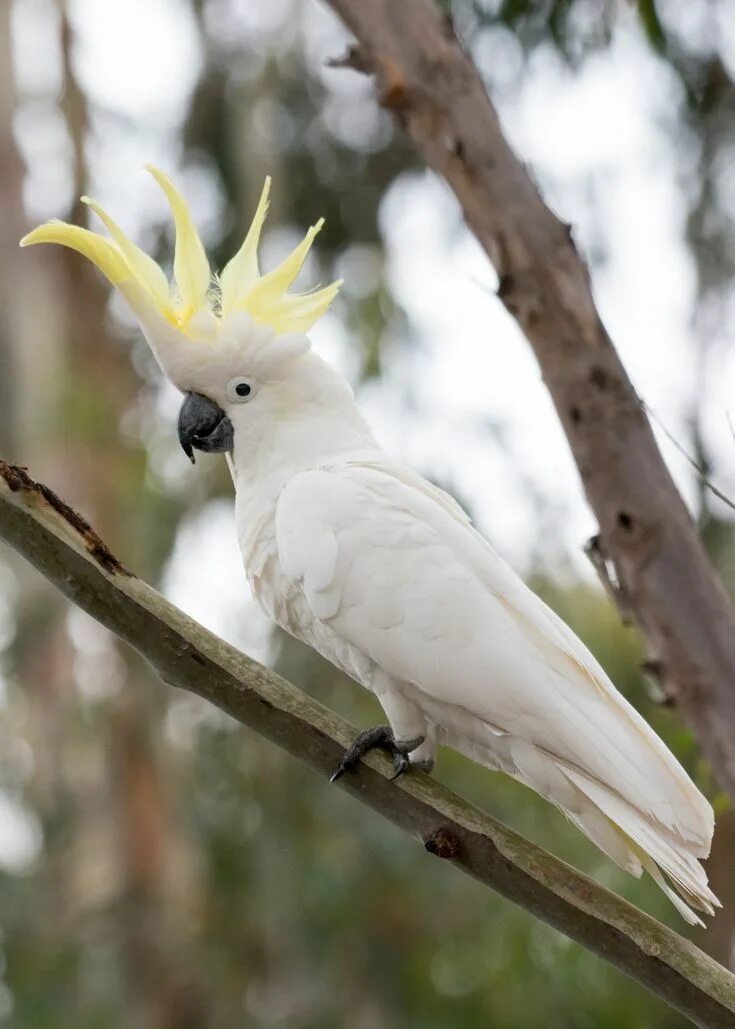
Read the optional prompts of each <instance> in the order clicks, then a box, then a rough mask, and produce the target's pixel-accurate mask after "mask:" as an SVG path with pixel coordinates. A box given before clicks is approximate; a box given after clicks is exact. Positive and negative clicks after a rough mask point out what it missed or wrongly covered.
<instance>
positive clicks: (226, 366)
mask: <svg viewBox="0 0 735 1029" xmlns="http://www.w3.org/2000/svg"><path fill="white" fill-rule="evenodd" d="M148 171H150V173H151V174H152V175H153V177H154V178H155V179H156V181H157V182H158V184H159V185H160V186H161V188H162V189H163V191H164V193H165V194H166V197H167V199H168V201H169V204H170V205H171V210H172V212H173V217H174V223H175V226H176V248H175V253H174V268H173V271H174V277H173V282H171V283H169V281H168V279H167V278H166V275H165V274H164V272H163V271H162V270H161V268H160V267H159V265H158V264H157V263H156V262H155V261H154V260H153V259H152V258H151V257H149V256H148V255H147V254H146V253H144V251H142V250H141V249H140V247H138V246H136V245H135V244H134V243H133V242H132V241H131V240H130V239H128V237H127V236H126V235H125V233H124V232H123V231H122V229H120V227H119V226H118V225H117V224H116V222H114V221H113V220H112V218H111V217H110V216H109V215H108V214H107V212H106V211H105V210H104V209H103V208H102V207H100V205H99V204H97V203H96V202H95V201H94V200H90V199H89V198H88V197H83V198H82V199H83V201H84V203H86V204H88V205H89V206H90V207H91V208H92V210H93V211H94V212H95V213H96V214H97V215H98V217H99V218H100V219H101V221H102V222H103V223H104V225H105V226H106V228H107V230H108V232H109V233H110V236H111V238H110V239H108V238H105V237H103V236H100V235H97V234H96V233H94V232H90V231H89V230H88V229H83V228H80V227H79V226H76V225H68V224H66V223H65V222H60V221H53V222H47V223H46V224H44V225H40V226H39V227H38V228H37V229H34V230H33V232H30V233H29V234H28V235H27V236H25V237H24V238H23V239H22V240H21V246H29V245H31V244H33V243H60V244H62V245H63V246H67V247H71V248H72V249H73V250H77V251H78V252H79V253H81V254H83V255H84V256H85V257H87V258H89V260H90V261H92V262H93V263H94V264H96V265H97V267H98V268H99V269H100V270H101V271H102V272H103V274H104V275H105V276H106V277H107V278H108V279H109V281H110V282H111V283H112V285H113V286H115V287H116V289H118V290H119V291H120V293H122V295H123V296H124V297H125V299H126V300H127V302H128V303H129V305H130V307H131V308H132V310H133V312H134V313H135V316H136V317H137V319H138V321H139V323H140V326H141V329H142V331H143V334H144V335H145V337H146V339H147V340H148V343H149V344H150V347H151V349H152V350H153V353H154V354H155V356H156V359H157V361H158V363H159V365H160V366H161V368H162V369H163V372H164V374H165V375H166V376H167V377H168V379H169V380H170V381H171V382H172V383H173V384H174V385H175V386H176V387H178V389H180V390H181V391H182V392H183V393H185V394H186V398H185V400H184V403H183V405H182V408H181V411H180V414H179V439H180V442H181V445H182V447H183V448H184V450H185V451H186V453H187V455H188V456H189V457H190V458H191V460H192V461H193V459H194V456H193V449H192V448H197V449H199V450H204V451H208V452H218V451H227V450H231V449H232V444H233V431H234V430H233V424H232V420H233V418H234V419H235V420H236V419H237V417H238V412H239V410H240V408H241V407H242V406H243V405H245V404H247V403H248V402H249V401H250V400H252V399H254V397H255V395H256V393H258V392H259V391H260V390H264V391H266V390H267V387H268V386H269V385H277V386H280V387H281V388H282V387H283V384H284V382H287V381H288V380H289V379H293V377H294V372H293V366H294V365H295V364H296V363H297V361H298V359H299V358H301V357H303V355H305V354H306V352H307V351H308V350H309V346H310V343H309V339H308V337H307V336H306V333H307V332H308V331H309V329H310V328H311V327H312V325H313V324H314V322H315V321H316V320H317V318H319V317H320V315H322V314H323V313H324V312H325V311H326V310H327V308H328V307H329V305H330V304H331V303H332V301H333V300H334V298H335V296H336V295H337V292H338V290H339V287H340V285H341V282H333V283H332V284H331V285H329V286H326V287H324V288H323V289H317V290H315V291H312V292H309V293H289V292H288V288H289V286H290V285H291V284H292V283H293V281H294V279H295V278H296V276H297V275H298V274H299V271H300V270H301V267H302V265H303V263H304V261H305V259H306V256H307V254H308V253H309V250H310V248H311V245H312V243H313V241H314V237H315V236H316V234H317V233H318V232H319V230H320V229H321V227H322V224H323V221H322V220H320V221H318V222H317V223H316V225H314V226H312V227H311V228H310V229H309V231H308V232H307V234H306V236H305V237H304V239H303V241H302V242H301V243H300V244H299V245H298V246H297V247H296V249H295V250H294V251H293V252H292V253H291V254H289V256H288V257H286V258H285V260H283V261H282V262H281V264H279V265H278V267H277V268H274V269H273V270H272V271H270V272H267V273H266V274H265V275H261V274H260V270H259V266H258V254H257V249H258V243H259V240H260V234H261V231H262V228H263V223H264V221H265V216H266V213H267V210H268V195H269V191H270V179H266V181H265V185H264V187H263V192H262V194H261V197H260V201H259V203H258V207H257V210H256V212H255V216H254V218H253V221H252V224H251V226H250V229H249V230H248V233H247V235H246V237H245V241H244V242H243V244H242V246H241V247H240V249H239V251H238V252H237V254H235V256H234V257H233V258H232V260H231V261H230V262H229V263H228V264H227V265H226V266H225V268H224V269H223V271H222V272H221V274H220V275H218V276H217V275H214V276H213V275H212V272H211V270H210V266H209V261H208V260H207V256H206V254H205V252H204V247H203V246H202V242H201V240H200V238H199V235H198V233H197V231H196V228H195V227H194V224H193V222H192V219H191V215H190V213H189V209H188V207H187V205H186V203H185V201H184V199H183V197H182V196H181V194H180V193H179V191H178V190H177V189H176V187H175V186H174V184H173V182H171V180H170V179H169V178H168V176H167V175H165V174H164V173H163V172H162V171H160V170H159V169H157V168H154V167H152V166H149V167H148ZM307 377H308V375H307ZM261 406H263V405H261ZM271 406H272V405H271Z"/></svg>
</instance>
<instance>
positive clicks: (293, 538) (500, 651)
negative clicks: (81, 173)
mask: <svg viewBox="0 0 735 1029" xmlns="http://www.w3.org/2000/svg"><path fill="white" fill-rule="evenodd" d="M150 171H151V172H152V174H153V176H154V177H155V178H156V180H157V181H158V183H159V184H160V185H161V187H162V188H163V190H164V192H165V194H166V196H167V198H168V200H169V202H170V205H171V208H172V210H173V216H174V220H175V224H176V249H175V255H174V280H175V281H174V283H173V285H171V284H169V282H168V280H167V278H166V276H165V275H164V273H163V272H162V271H161V269H160V268H159V266H158V265H157V264H156V263H155V262H154V261H153V260H152V259H151V258H150V257H148V256H147V255H146V254H145V253H143V251H142V250H140V249H139V248H138V247H137V246H135V244H133V243H132V242H131V241H130V240H129V239H128V237H127V236H126V235H125V234H124V233H123V232H122V231H121V229H120V228H119V227H118V226H117V225H116V224H115V222H114V221H113V220H112V219H111V218H110V217H109V215H108V214H107V213H106V212H105V211H104V210H103V209H102V208H101V207H100V206H99V205H98V204H96V203H94V202H93V201H91V200H86V202H87V203H88V204H89V205H90V206H91V207H92V209H93V210H94V211H95V212H96V214H97V215H98V216H99V217H100V218H101V220H102V222H103V223H104V224H105V226H106V227H107V230H108V232H109V234H110V237H111V238H103V237H101V236H98V235H96V234H94V233H92V232H89V231H88V230H86V229H82V228H78V227H76V226H71V225H65V224H63V223H60V222H52V223H49V224H46V225H42V226H41V227H39V228H37V229H36V230H35V231H34V232H31V233H30V235H28V236H26V238H25V239H24V240H23V243H24V244H30V243H61V244H64V245H65V246H69V247H72V248H73V249H75V250H77V251H79V252H80V253H82V254H84V255H85V256H86V257H88V258H89V259H90V260H91V261H93V262H94V263H95V264H96V265H97V266H98V268H100V269H101V271H102V272H103V273H104V274H105V275H106V276H107V278H108V279H109V280H110V282H111V283H112V284H113V285H114V286H116V287H117V289H118V290H119V291H120V292H121V293H122V294H123V296H124V297H125V299H126V300H127V301H128V302H129V304H130V306H131V308H132V310H133V312H134V313H135V315H136V316H137V318H138V320H139V322H140V325H141V328H142V330H143V333H144V334H145V336H146V338H147V340H148V342H149V344H150V346H151V348H152V349H153V352H154V354H155V356H156V358H157V359H158V362H159V364H160V365H161V368H162V369H163V371H164V373H165V374H166V375H167V376H168V378H169V379H170V381H171V382H172V383H173V384H174V385H175V386H177V387H178V388H179V389H180V390H181V391H182V392H183V393H185V395H186V396H185V400H184V402H183V406H182V409H181V413H180V417H179V438H180V441H181V444H182V446H183V448H184V450H185V451H186V453H187V454H188V455H189V456H190V457H192V459H193V453H192V448H197V449H199V450H203V451H209V452H213V451H223V452H228V453H229V455H230V456H229V460H230V467H231V470H232V473H233V478H234V482H235V488H236V518H237V532H238V538H239V542H240V547H241V550H242V556H243V560H244V564H245V569H246V571H247V575H248V578H249V580H250V585H251V587H252V590H253V593H254V595H255V597H256V598H257V599H258V601H259V603H260V605H261V606H262V607H263V609H264V610H265V611H266V612H267V613H268V614H269V615H270V616H271V617H272V618H273V619H274V621H276V622H277V623H278V624H279V625H280V626H282V627H283V628H284V629H285V630H286V631H287V632H290V633H292V634H293V635H294V636H297V637H298V638H299V639H302V640H304V641H305V642H306V643H308V644H310V645H311V646H312V647H314V649H315V650H317V651H319V653H320V654H323V655H324V656H325V657H326V658H327V659H328V660H330V661H332V662H333V663H334V664H335V665H337V667H338V668H341V669H342V670H343V671H345V672H346V673H347V674H348V675H350V676H352V677H353V678H354V679H357V681H358V682H360V683H362V684H363V686H367V687H368V689H371V690H373V692H374V693H375V694H376V695H377V697H378V699H379V701H380V703H381V704H382V706H383V710H384V711H385V714H386V717H387V719H388V722H389V723H390V724H389V726H386V727H378V729H373V730H368V732H366V733H363V734H361V735H360V737H358V739H357V740H356V742H355V745H354V746H353V747H352V748H350V750H349V751H348V752H347V754H346V755H345V758H344V759H343V761H342V763H341V765H340V767H339V769H337V772H336V773H335V774H336V775H339V774H341V773H342V772H344V771H347V770H349V769H350V768H351V767H352V766H354V764H355V763H356V762H357V761H358V760H359V757H360V755H361V754H363V753H364V752H365V751H366V750H367V749H368V748H369V747H370V746H375V745H376V744H380V745H383V746H386V747H387V748H388V749H390V750H392V752H393V754H394V757H395V760H396V763H397V767H398V770H399V771H400V770H401V769H402V767H403V765H404V764H405V763H406V762H407V761H408V762H410V764H412V765H416V766H418V767H419V768H422V769H431V767H432V766H433V763H434V757H435V754H436V748H437V745H438V744H439V743H444V744H447V745H449V746H451V747H454V748H455V749H456V750H458V751H460V752H461V753H463V754H466V755H468V756H469V757H471V758H473V759H474V760H475V761H477V762H479V763H480V764H483V765H486V766H487V767H488V768H492V769H499V770H501V771H503V772H506V773H507V774H508V775H512V776H513V777H514V778H516V779H519V780H520V781H521V782H523V783H526V784H527V785H528V786H530V787H531V788H532V789H534V790H536V791H537V792H538V793H540V794H541V795H542V796H544V797H546V798H547V799H548V800H550V801H551V802H552V803H553V804H555V805H556V806H557V807H558V808H560V809H561V810H562V811H563V812H564V813H565V814H566V815H567V817H568V818H569V819H571V821H572V822H574V823H575V825H577V826H578V827H579V828H580V829H581V830H582V832H584V833H586V835H587V836H589V837H590V839H591V840H593V841H594V842H595V843H596V844H597V846H598V847H600V849H601V850H603V851H604V852H605V853H606V854H607V855H608V856H609V857H610V858H612V860H613V861H615V862H617V864H618V865H620V866H621V867H622V868H624V869H626V871H628V872H630V873H632V874H633V875H635V876H640V875H641V873H642V871H643V869H646V870H647V871H648V872H650V874H651V875H652V876H653V878H654V879H655V880H656V882H657V883H658V884H659V886H660V887H661V888H662V889H663V890H664V891H665V892H666V893H667V895H668V896H669V897H670V898H671V900H672V901H673V903H674V904H675V905H676V907H677V908H678V909H679V911H680V912H681V914H682V915H683V916H684V918H685V919H686V920H687V921H688V922H690V923H694V922H698V921H699V919H698V918H697V916H696V915H695V914H694V913H693V912H692V911H691V910H690V907H689V905H691V907H694V908H698V909H699V910H700V911H705V912H707V913H709V914H712V913H713V906H714V905H717V904H718V901H717V898H716V897H715V896H714V894H713V893H712V891H711V890H710V889H709V887H708V885H707V878H706V876H705V873H704V871H703V869H702V866H701V865H700V863H699V859H700V858H704V857H706V856H707V854H708V852H709V848H710V840H711V837H712V831H713V814H712V809H711V807H710V805H709V804H708V803H707V801H706V800H705V798H704V797H703V796H702V794H701V793H700V792H699V790H698V789H697V788H696V786H695V785H694V784H693V783H692V781H691V780H690V779H689V777H688V775H687V774H686V772H685V771H684V769H683V768H682V767H681V765H680V764H679V763H678V761H677V760H676V758H675V757H674V756H673V755H672V754H671V753H670V752H669V751H668V750H667V748H666V747H665V746H664V744H663V743H662V742H661V740H660V739H659V738H658V737H657V736H656V735H655V733H654V732H653V731H652V730H651V729H650V728H649V726H648V725H647V724H646V722H645V721H644V720H643V718H641V716H640V715H639V714H638V712H637V711H635V710H634V709H633V708H632V707H631V705H630V704H629V703H628V702H627V701H626V700H625V699H624V698H623V697H622V696H621V695H620V694H619V693H618V692H617V690H616V689H615V687H614V686H613V684H612V682H611V681H610V679H609V678H608V677H607V675H606V674H605V672H604V670H603V669H602V668H601V667H600V665H599V664H598V662H597V661H596V660H595V658H594V657H593V656H592V654H591V653H590V652H589V650H588V649H587V648H586V647H585V646H584V644H583V643H582V642H581V641H580V640H579V639H577V637H576V636H575V635H574V633H573V632H572V631H571V629H569V627H568V626H567V625H565V623H564V622H563V621H562V620H561V619H560V618H559V617H557V615H555V614H554V612H553V611H552V610H550V609H549V608H548V607H547V606H546V604H544V603H543V602H542V601H541V600H540V599H539V598H538V597H537V596H535V594H533V593H532V592H531V590H529V589H528V588H527V587H526V586H525V585H524V584H523V582H522V581H521V580H520V578H519V577H518V576H517V575H516V574H515V573H514V572H513V571H512V570H511V569H510V568H509V567H508V565H506V564H505V562H504V561H503V560H502V559H501V558H500V557H499V556H498V555H497V554H496V553H495V551H494V550H493V548H492V547H491V546H490V545H489V544H488V543H487V541H486V540H485V539H483V538H482V536H480V535H479V533H478V532H476V531H475V529H474V528H473V527H472V524H471V522H470V519H469V518H468V517H467V515H466V514H465V512H464V511H463V510H462V508H461V507H460V506H459V505H458V504H457V503H456V502H455V501H454V500H453V499H452V498H451V497H450V496H448V495H447V494H446V493H443V492H442V491H441V490H440V489H437V488H436V486H433V485H432V484H431V483H429V482H427V481H426V480H425V479H422V478H421V476H420V475H417V474H416V472H414V471H412V470H411V469H410V468H407V467H406V466H405V465H402V464H400V463H399V462H397V461H395V460H392V459H391V458H390V457H389V456H388V455H387V454H386V453H385V452H384V451H383V450H382V449H381V448H380V446H379V445H378V444H377V443H376V441H375V439H374V437H373V434H372V432H371V431H370V428H369V426H368V425H367V423H366V422H365V419H364V418H363V416H362V415H361V413H360V411H359V409H358V407H357V405H356V404H355V400H354V397H353V394H352V390H351V389H350V388H349V386H348V385H347V383H346V382H345V381H344V379H343V378H342V377H341V376H340V375H338V374H337V373H336V372H335V371H334V370H333V369H332V368H330V367H329V366H328V365H327V364H325V362H324V361H322V360H321V359H320V358H319V357H318V356H317V355H316V354H315V353H313V351H312V350H311V348H310V345H309V338H308V336H307V335H306V333H308V331H309V330H310V329H311V327H312V325H313V324H314V322H315V321H316V320H317V318H318V317H319V316H320V315H321V314H322V313H323V312H324V311H326V309H327V308H328V307H329V305H330V303H331V302H332V300H333V299H334V297H335V295H336V294H337V290H338V288H339V285H340V283H338V282H335V283H332V284H331V285H329V286H327V287H326V288H323V289H319V290H317V291H315V292H311V293H303V294H296V293H289V292H288V289H289V286H290V285H291V284H292V283H293V281H294V279H295V278H296V276H297V275H298V273H299V271H300V269H301V266H302V264H303V262H304V259H305V258H306V255H307V253H308V252H309V248H310V247H311V244H312V241H313V240H314V237H315V236H316V234H317V232H318V231H319V229H320V228H321V222H318V223H317V224H316V225H315V226H314V227H313V228H311V229H309V232H308V233H307V235H306V237H305V239H304V240H303V242H302V243H301V244H300V245H299V246H298V247H296V249H295V250H294V251H293V253H292V254H291V255H290V256H289V257H287V258H286V259H285V260H284V261H283V262H282V263H281V264H280V265H278V267H277V268H274V269H273V271H270V272H268V273H266V274H264V275H261V274H260V271H259V268H258V259H257V247H258V240H259V237H260V233H261V229H262V226H263V221H264V219H265V215H266V210H267V207H268V190H269V182H268V181H266V184H265V188H264V190H263V194H262V196H261V198H260V203H259V204H258V207H257V210H256V212H255V217H254V219H253V222H252V225H251V227H250V230H249V231H248V234H247V237H246V239H245V241H244V243H243V245H242V247H241V248H240V250H239V251H238V253H237V254H236V255H235V257H233V259H232V260H231V261H230V262H229V264H227V266H226V267H225V268H224V270H223V271H222V273H221V275H220V276H219V277H218V278H213V276H212V274H211V272H210V267H209V263H208V261H207V257H206V255H205V252H204V248H203V246H202V243H201V241H200V239H199V236H198V235H197V232H196V229H195V228H194V225H193V223H192V220H191V217H190V214H189V211H188V209H187V206H186V204H185V202H184V200H183V199H182V197H181V195H180V194H179V192H178V191H177V190H176V188H175V186H174V185H173V183H172V182H171V181H170V179H168V178H167V177H166V176H165V175H164V174H163V173H162V172H160V171H158V170H157V169H155V168H151V169H150ZM85 199H86V198H85ZM672 887H673V888H672Z"/></svg>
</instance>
